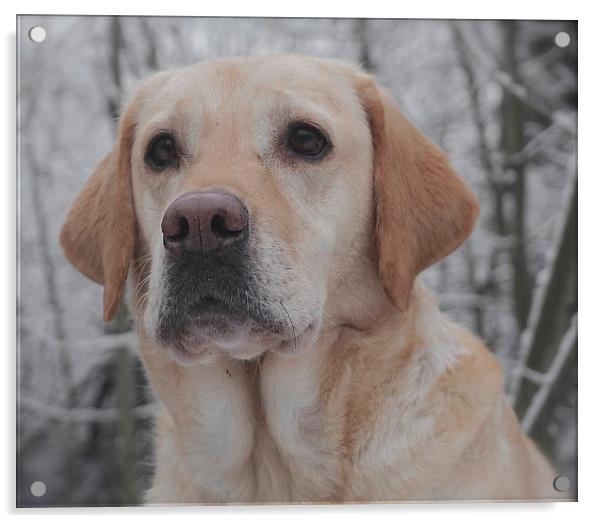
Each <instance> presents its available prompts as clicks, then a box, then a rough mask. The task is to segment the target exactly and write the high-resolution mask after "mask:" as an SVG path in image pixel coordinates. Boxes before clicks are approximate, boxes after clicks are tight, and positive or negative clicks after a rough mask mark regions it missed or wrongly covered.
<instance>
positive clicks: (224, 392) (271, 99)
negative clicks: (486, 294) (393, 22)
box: [61, 56, 556, 503]
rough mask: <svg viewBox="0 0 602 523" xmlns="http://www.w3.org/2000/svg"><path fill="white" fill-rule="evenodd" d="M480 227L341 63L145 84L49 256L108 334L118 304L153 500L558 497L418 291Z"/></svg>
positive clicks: (368, 81) (271, 61)
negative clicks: (86, 293) (76, 281)
mask: <svg viewBox="0 0 602 523" xmlns="http://www.w3.org/2000/svg"><path fill="white" fill-rule="evenodd" d="M477 213H478V206H477V202H476V201H475V198H474V196H473V194H472V193H471V192H470V190H469V189H468V188H467V187H466V185H465V184H464V183H463V182H462V180H461V179H460V178H459V177H458V176H457V175H456V173H455V172H454V171H453V170H452V169H451V167H450V166H449V164H448V161H447V159H446V157H445V155H444V154H443V153H441V151H439V150H438V149H437V148H436V147H435V146H434V145H433V144H431V143H430V142H429V141H428V140H427V139H426V138H425V137H424V136H423V135H421V134H420V133H419V132H418V131H417V130H416V128H415V127H414V126H413V125H412V124H411V123H410V122H409V121H408V120H407V119H406V118H405V117H404V116H403V115H402V114H401V112H400V111H399V109H398V108H397V107H396V104H395V102H394V101H393V99H392V97H391V96H390V95H388V94H387V93H386V92H385V91H384V90H383V89H382V88H381V87H379V86H378V85H376V84H375V82H374V80H373V79H372V78H371V77H370V76H368V75H366V74H365V73H363V72H361V71H359V70H358V69H356V68H354V67H351V66H348V65H345V64H343V63H339V62H336V61H330V60H322V59H316V58H309V57H301V56H272V57H258V58H240V59H228V60H211V61H206V62H202V63H200V64H197V65H193V66H190V67H185V68H182V69H177V70H174V71H170V72H164V73H160V74H157V75H155V76H153V77H152V78H150V79H149V80H148V81H146V82H145V83H144V84H143V85H142V87H141V88H140V89H139V90H138V92H137V94H136V95H135V96H134V97H133V99H132V101H131V102H130V103H129V105H128V106H127V108H126V110H125V112H124V114H123V117H122V119H121V123H120V129H119V137H118V140H117V143H116V145H115V146H114V148H113V150H112V151H111V152H110V153H109V154H108V155H107V156H106V157H105V158H104V159H103V160H102V161H101V162H100V164H99V165H98V167H97V168H96V170H95V172H94V174H93V175H92V177H91V178H90V180H89V181H88V183H87V184H86V186H85V187H84V189H83V191H82V192H81V194H80V195H79V196H78V198H77V200H76V201H75V203H74V204H73V207H72V208H71V210H70V212H69V215H68V217H67V220H66V223H65V224H64V226H63V229H62V232H61V243H62V246H63V248H64V250H65V253H66V255H67V258H68V259H69V260H70V261H71V263H73V265H75V267H77V269H79V270H80V271H81V272H82V273H83V274H85V275H86V276H88V277H89V278H91V279H92V280H94V281H96V282H98V283H100V284H102V285H104V319H105V320H110V319H111V318H112V317H113V315H114V313H115V310H116V308H117V306H118V304H119V302H120V300H121V297H122V293H123V292H124V288H125V287H128V289H129V291H130V292H129V300H130V304H131V308H132V309H133V310H134V311H135V315H136V328H137V334H138V336H139V340H140V351H141V357H142V360H143V362H144V365H145V368H146V371H147V373H148V376H149V379H150V382H151V384H152V387H153V388H154V390H155V392H156V394H157V395H158V397H159V399H160V400H161V404H162V407H163V411H162V413H161V415H160V416H159V419H158V420H157V434H156V470H155V474H154V479H153V484H152V487H151V489H150V491H149V492H148V495H147V500H148V502H151V503H174V502H177V503H207V502H208V503H215V502H218V503H220V502H243V503H245V502H303V501H311V502H319V501H334V502H344V501H400V500H445V499H450V500H452V499H453V500H488V499H552V498H554V497H555V496H556V494H555V491H554V489H553V485H552V483H553V477H554V476H553V471H552V469H551V468H550V466H549V465H548V464H547V463H546V461H545V459H544V458H543V457H542V455H541V454H540V453H539V452H538V450H537V449H536V448H535V446H534V445H533V443H532V442H531V441H530V440H529V439H528V438H527V437H526V436H525V435H524V434H523V433H522V432H521V429H520V426H519V424H518V422H517V419H516V417H515V415H514V413H513V411H512V409H511V408H510V407H509V405H508V404H507V402H506V400H505V399H504V393H503V389H502V372H501V370H500V365H499V364H498V363H497V361H496V360H495V359H494V357H493V356H492V355H491V354H490V353H489V351H488V350H487V349H486V348H485V347H484V346H483V345H482V343H481V342H480V341H479V340H478V339H477V338H475V337H474V336H473V335H472V334H470V333H469V332H467V331H466V330H464V329H463V328H461V327H459V326H458V325H455V324H454V323H452V322H451V321H450V320H448V319H447V318H446V317H445V316H444V315H443V314H442V313H441V312H440V311H439V309H438V307H437V304H436V302H435V300H434V299H433V298H432V297H431V296H430V294H429V293H428V292H427V291H426V290H425V289H424V288H423V287H422V286H421V284H420V283H419V281H417V279H416V277H417V275H418V273H420V272H421V271H422V270H423V269H425V268H426V267H428V266H429V265H431V264H433V263H434V262H436V261H437V260H439V259H441V258H443V257H444V256H446V255H448V254H450V253H451V252H452V251H453V250H454V249H456V248H457V247H458V246H459V245H460V244H461V243H462V242H463V241H464V240H465V239H466V237H467V236H468V235H469V233H470V232H471V230H472V227H473V224H474V222H475V218H476V216H477ZM126 282H127V285H126Z"/></svg>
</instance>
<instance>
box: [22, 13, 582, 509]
mask: <svg viewBox="0 0 602 523" xmlns="http://www.w3.org/2000/svg"><path fill="white" fill-rule="evenodd" d="M36 25H41V26H43V27H44V28H45V29H46V30H47V39H46V41H45V42H43V43H40V44H35V43H33V42H31V41H30V40H29V39H28V36H27V33H28V30H29V29H30V28H31V27H32V26H36ZM19 31H20V35H19V41H18V52H19V71H20V74H19V139H20V154H19V169H20V218H19V223H20V238H19V239H20V249H19V256H20V294H19V303H18V311H19V318H20V320H19V336H20V347H19V357H18V367H19V368H18V371H19V382H18V388H19V390H18V449H17V452H18V460H17V480H18V486H17V487H18V488H17V492H18V493H17V497H18V499H17V503H18V504H19V505H21V506H31V505H122V504H137V503H139V502H140V501H141V493H142V492H143V490H144V489H145V488H146V486H147V485H148V480H149V475H150V473H151V471H152V453H151V440H150V434H151V429H152V421H151V420H152V414H153V412H154V409H155V406H154V401H155V400H154V398H153V396H152V393H151V392H150V390H149V389H148V387H147V385H146V381H145V377H144V373H143V371H142V368H141V365H140V362H139V360H138V358H137V356H136V346H135V338H134V337H133V335H132V334H131V332H130V329H131V323H130V320H129V318H128V315H127V311H125V310H122V311H121V312H120V314H119V316H118V318H117V320H116V321H114V322H112V323H111V324H109V325H105V324H103V323H102V318H101V316H102V313H101V288H100V287H99V286H97V285H95V284H93V283H91V282H90V281H88V280H86V279H85V278H83V277H82V276H80V275H79V274H78V273H77V272H76V271H75V270H74V269H73V268H72V267H71V266H70V265H69V264H68V263H67V262H66V260H65V259H64V258H63V256H62V253H61V250H60V247H59V245H58V241H57V238H58V231H59V228H60V225H61V224H62V221H63V218H64V216H65V213H66V211H67V209H68V207H69V205H70V203H71V202H72V200H73V198H74V197H75V195H76V194H77V193H78V191H79V189H80V188H81V186H82V185H83V183H84V181H85V180H86V179H87V177H88V176H89V175H90V173H91V171H92V168H93V167H94V165H95V164H96V163H97V162H98V160H99V159H100V158H101V157H102V156H103V155H104V153H106V152H107V151H108V150H109V148H110V147H111V144H112V141H113V139H114V133H115V120H116V117H117V115H118V113H119V108H120V107H121V106H122V104H123V103H124V101H125V99H127V97H128V95H129V94H130V93H131V92H132V90H133V89H134V88H135V86H136V83H137V82H138V81H139V79H141V78H143V77H145V76H146V75H147V74H149V73H150V72H152V71H154V70H157V69H165V68H172V67H176V66H179V65H184V64H190V63H193V62H196V61H199V60H201V59H203V58H206V57H211V56H231V55H245V54H259V53H261V54H266V53H281V52H295V53H306V54H311V55H317V56H324V57H336V58H339V59H344V60H348V61H352V62H356V63H361V64H363V66H364V67H365V68H366V69H368V70H369V71H370V72H372V73H373V74H374V75H376V77H377V78H378V80H379V82H380V83H381V84H383V85H385V86H386V87H388V88H389V89H390V90H391V92H392V93H393V95H394V96H395V97H396V98H397V100H398V101H399V104H400V106H401V107H402V109H403V111H404V112H405V113H406V114H407V115H408V116H409V117H410V118H411V119H412V120H413V121H414V122H415V123H416V125H417V126H418V127H419V128H420V129H421V130H422V131H423V132H424V133H425V134H426V135H427V136H429V137H430V138H431V139H432V140H433V141H434V142H435V143H437V144H439V145H440V146H441V147H442V148H443V149H444V150H445V151H446V152H447V153H448V154H449V155H450V157H451V159H452V163H453V164H454V166H455V167H456V169H457V170H458V172H459V173H460V174H461V175H462V176H464V177H465V179H466V180H467V181H468V183H469V184H470V185H471V187H472V188H473V189H474V191H475V192H476V193H477V195H478V197H479V200H480V202H481V209H482V210H481V216H480V219H479V223H478V226H477V230H476V231H475V232H474V234H473V235H472V236H471V238H470V240H469V241H468V242H467V243H466V244H465V245H464V246H463V247H462V248H460V249H459V250H458V251H457V252H456V253H454V254H453V255H452V256H450V257H449V258H447V259H446V260H444V261H442V262H440V263H438V264H437V265H436V266H434V267H432V268H431V269H429V270H428V271H427V272H426V273H425V274H424V279H425V280H426V282H427V283H428V285H430V286H431V287H432V288H433V289H434V290H436V291H437V292H438V294H439V296H440V301H441V305H442V308H443V309H445V310H446V311H448V312H449V314H451V315H452V316H453V317H454V318H456V320H457V321H459V322H461V323H463V324H464V325H466V326H468V327H469V328H470V329H472V330H473V331H475V332H477V333H478V334H479V335H480V336H481V337H482V338H483V339H484V340H486V342H487V344H488V345H489V347H491V349H492V350H493V351H494V352H495V353H496V355H497V356H498V357H499V358H500V360H501V361H502V363H503V364H504V367H505V370H506V382H507V383H506V385H507V392H508V396H509V398H510V400H511V401H512V402H513V404H514V406H515V408H516V410H517V412H518V415H519V417H520V419H521V422H522V424H523V426H524V428H525V430H526V431H527V432H529V433H530V435H531V436H532V437H533V438H534V439H535V440H536V442H537V443H538V445H539V446H540V448H542V450H543V451H544V453H545V454H546V455H547V456H548V457H549V459H550V460H551V461H552V462H553V463H554V465H555V467H556V468H557V470H558V472H559V474H562V475H565V476H567V477H568V478H569V479H570V480H571V485H572V490H573V492H574V493H576V455H577V448H576V415H577V383H576V359H577V350H576V311H577V301H576V282H577V272H576V271H577V269H576V258H577V243H576V193H575V188H576V139H577V136H576V120H577V59H576V56H577V25H576V23H574V22H560V21H546V22H538V21H504V22H498V21H461V22H451V21H442V20H424V21H420V20H412V21H410V20H349V19H236V18H231V19H221V18H212V19H206V18H134V17H121V18H114V17H68V16H57V17H35V16H25V17H20V19H19ZM560 32H566V33H568V35H569V36H570V39H571V40H570V43H569V45H568V46H565V47H561V46H559V45H558V43H560V44H565V43H566V42H563V40H562V37H561V36H559V37H557V35H558V33H560ZM35 481H42V482H44V484H45V486H46V491H45V493H44V495H43V496H40V497H36V496H34V495H32V493H31V485H32V483H33V482H35ZM34 490H35V489H34Z"/></svg>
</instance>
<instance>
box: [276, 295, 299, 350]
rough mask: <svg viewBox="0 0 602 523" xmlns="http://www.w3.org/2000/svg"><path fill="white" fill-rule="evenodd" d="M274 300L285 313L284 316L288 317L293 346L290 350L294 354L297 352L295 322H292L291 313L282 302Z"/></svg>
mask: <svg viewBox="0 0 602 523" xmlns="http://www.w3.org/2000/svg"><path fill="white" fill-rule="evenodd" d="M276 301H277V302H278V303H279V304H280V306H281V307H282V309H283V310H284V313H285V314H286V317H287V318H288V321H289V324H290V326H291V331H292V333H293V348H292V352H293V356H295V354H296V352H297V334H296V333H295V324H294V323H293V319H292V318H291V315H290V314H289V313H288V310H287V308H286V307H285V305H284V303H282V301H281V300H276Z"/></svg>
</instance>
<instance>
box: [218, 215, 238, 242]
mask: <svg viewBox="0 0 602 523" xmlns="http://www.w3.org/2000/svg"><path fill="white" fill-rule="evenodd" d="M211 230H212V231H213V234H215V235H216V236H220V237H221V238H235V237H236V236H239V235H240V234H241V233H242V231H243V230H244V227H243V228H229V227H228V226H227V224H226V220H225V219H224V217H223V216H222V215H221V214H216V215H215V216H214V217H213V218H212V219H211Z"/></svg>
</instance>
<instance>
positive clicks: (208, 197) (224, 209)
mask: <svg viewBox="0 0 602 523" xmlns="http://www.w3.org/2000/svg"><path fill="white" fill-rule="evenodd" d="M161 231H162V232H163V245H164V246H165V248H166V249H167V250H168V251H169V252H171V253H172V254H179V253H181V252H182V251H188V252H196V253H200V254H207V253H210V252H213V251H217V250H218V249H225V248H228V247H231V246H233V245H234V244H237V243H238V242H241V241H243V240H246V239H247V237H248V231H249V214H248V211H247V208H246V207H245V205H244V204H243V203H242V202H241V201H240V200H239V199H238V198H237V197H236V196H234V195H233V194H230V193H227V192H217V191H216V192H191V193H187V194H184V195H182V196H180V197H178V198H176V200H174V202H173V203H172V204H171V205H170V206H169V207H168V208H167V210H166V211H165V214H164V215H163V220H162V221H161Z"/></svg>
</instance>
